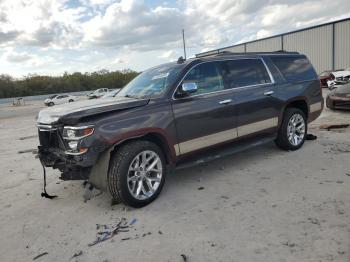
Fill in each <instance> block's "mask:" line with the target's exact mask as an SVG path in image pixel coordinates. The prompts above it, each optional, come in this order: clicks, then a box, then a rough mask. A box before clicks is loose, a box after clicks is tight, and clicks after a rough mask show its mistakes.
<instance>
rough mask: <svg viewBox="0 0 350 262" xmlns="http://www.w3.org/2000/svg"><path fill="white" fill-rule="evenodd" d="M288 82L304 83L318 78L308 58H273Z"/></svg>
mask: <svg viewBox="0 0 350 262" xmlns="http://www.w3.org/2000/svg"><path fill="white" fill-rule="evenodd" d="M271 60H272V61H273V62H274V63H275V65H276V66H277V67H278V69H279V70H280V71H281V73H282V74H283V76H284V78H285V79H286V80H288V81H304V80H312V79H315V78H317V75H316V72H315V70H314V68H313V67H312V65H311V64H310V62H309V60H308V59H307V58H306V57H300V56H298V57H278V56H277V57H271Z"/></svg>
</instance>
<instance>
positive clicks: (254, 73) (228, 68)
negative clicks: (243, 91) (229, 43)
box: [220, 59, 271, 88]
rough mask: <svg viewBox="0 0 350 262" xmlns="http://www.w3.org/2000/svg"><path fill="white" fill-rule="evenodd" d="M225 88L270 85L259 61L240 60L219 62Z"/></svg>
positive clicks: (263, 66) (263, 67)
mask: <svg viewBox="0 0 350 262" xmlns="http://www.w3.org/2000/svg"><path fill="white" fill-rule="evenodd" d="M220 65H221V74H222V76H223V78H224V82H225V88H235V87H242V86H250V85H259V84H267V83H271V79H270V77H269V74H268V72H267V71H266V68H265V65H264V64H263V62H262V61H261V60H260V59H241V60H228V61H223V62H220Z"/></svg>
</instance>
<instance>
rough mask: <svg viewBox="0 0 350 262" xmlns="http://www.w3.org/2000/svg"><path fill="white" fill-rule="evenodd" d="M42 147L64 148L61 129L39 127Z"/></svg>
mask: <svg viewBox="0 0 350 262" xmlns="http://www.w3.org/2000/svg"><path fill="white" fill-rule="evenodd" d="M38 128H39V130H38V132H39V141H40V145H41V146H44V147H50V148H64V144H63V142H62V139H61V135H60V132H59V127H55V126H49V125H38Z"/></svg>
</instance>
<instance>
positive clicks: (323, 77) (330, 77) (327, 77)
mask: <svg viewBox="0 0 350 262" xmlns="http://www.w3.org/2000/svg"><path fill="white" fill-rule="evenodd" d="M332 72H333V71H331V70H326V71H323V72H322V73H321V74H319V75H318V77H319V78H320V81H321V84H322V87H324V88H325V87H328V85H327V81H329V80H333V79H334V78H333V77H334V76H333V75H332Z"/></svg>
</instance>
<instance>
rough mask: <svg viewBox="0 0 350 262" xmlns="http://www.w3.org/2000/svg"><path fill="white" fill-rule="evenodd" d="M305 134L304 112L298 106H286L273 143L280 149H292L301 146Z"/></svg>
mask: <svg viewBox="0 0 350 262" xmlns="http://www.w3.org/2000/svg"><path fill="white" fill-rule="evenodd" d="M294 123H297V124H296V125H294ZM306 134H307V121H306V116H305V114H304V112H303V111H302V110H300V109H299V108H294V107H291V108H287V109H286V110H285V112H284V115H283V120H282V124H281V126H280V128H279V130H278V136H277V139H276V140H275V143H276V145H277V146H278V147H280V148H281V149H284V150H291V151H294V150H297V149H299V148H301V147H302V146H303V144H304V142H305V138H306Z"/></svg>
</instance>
